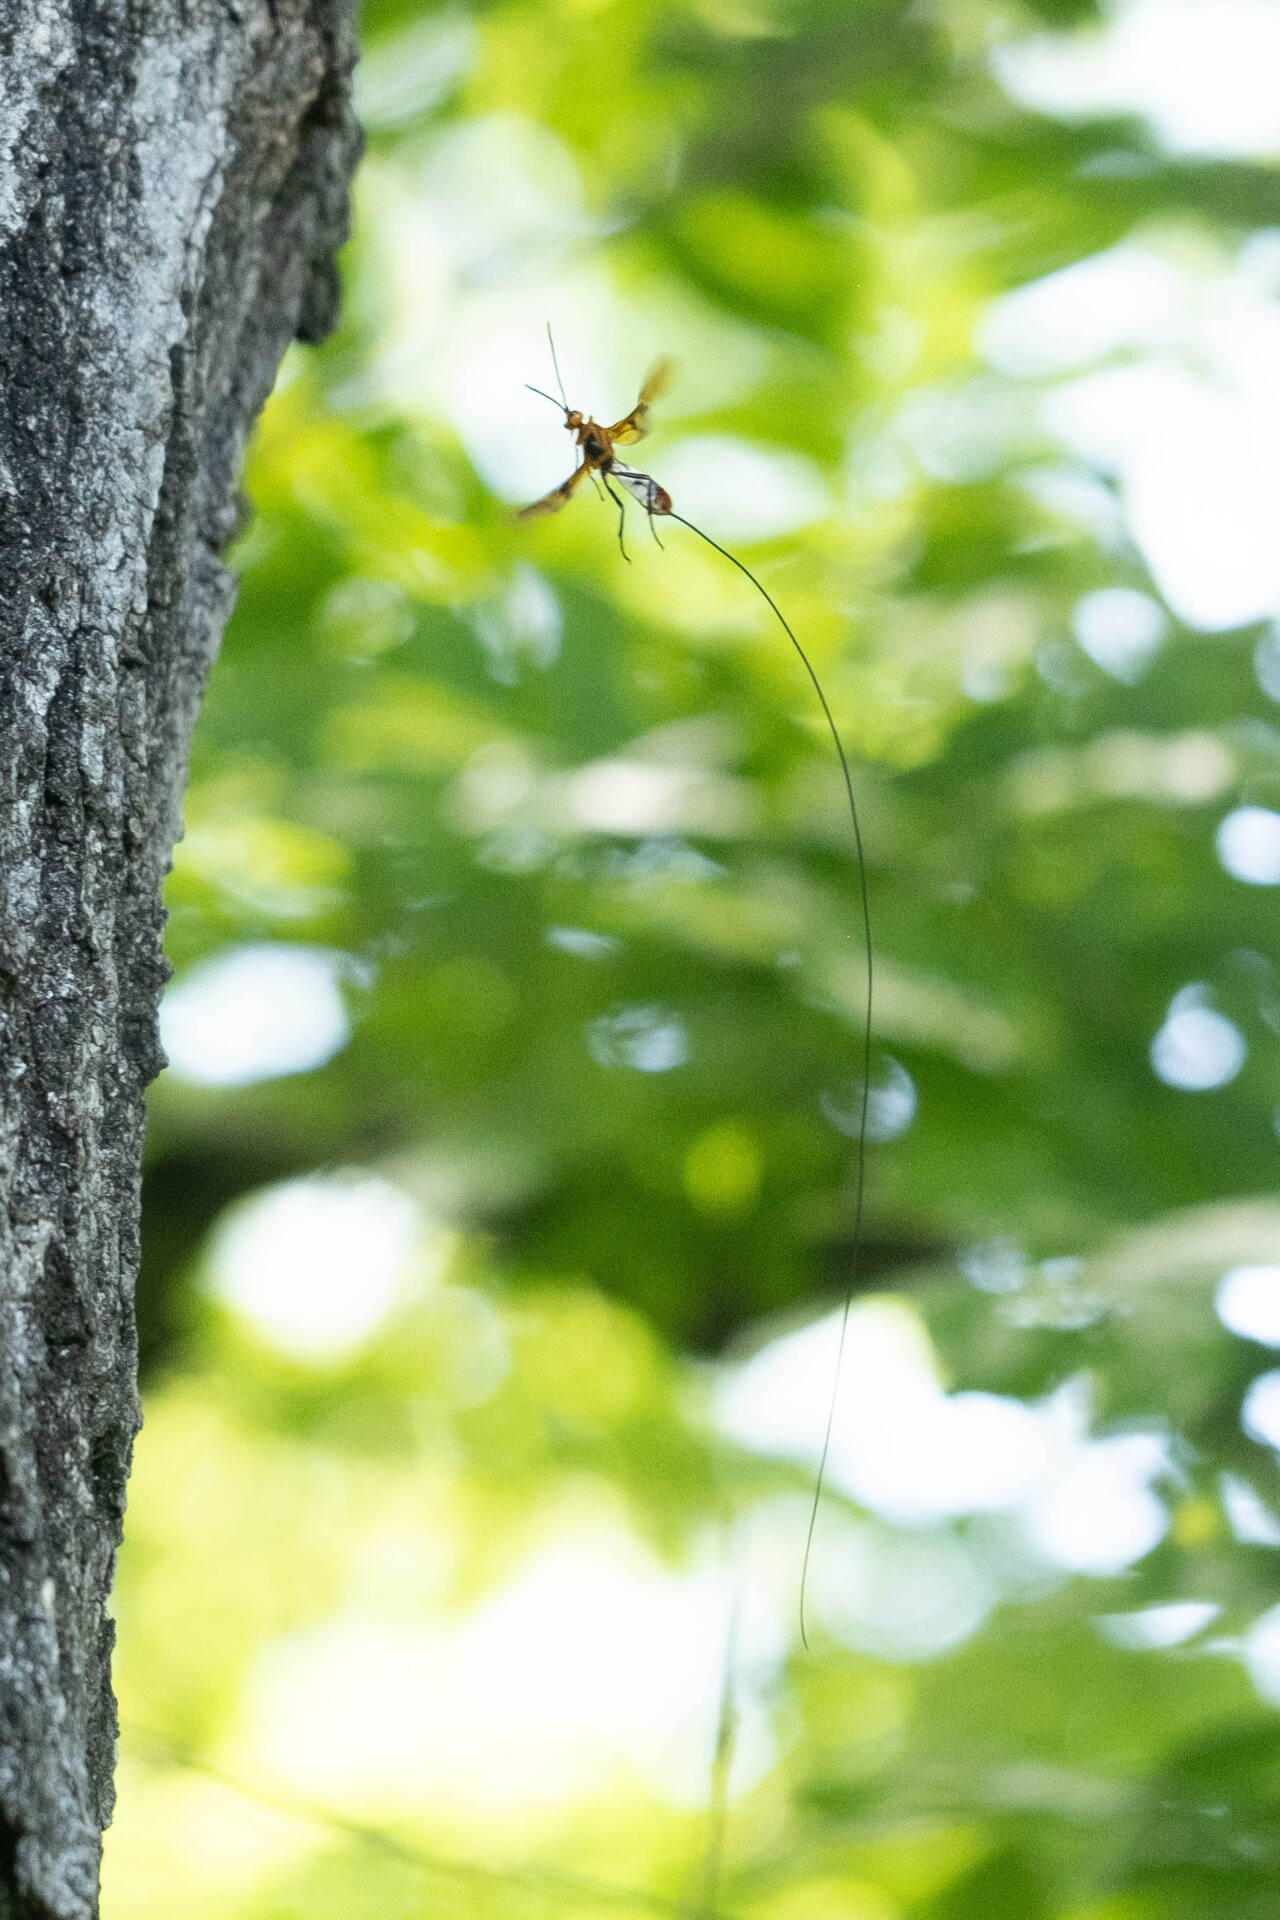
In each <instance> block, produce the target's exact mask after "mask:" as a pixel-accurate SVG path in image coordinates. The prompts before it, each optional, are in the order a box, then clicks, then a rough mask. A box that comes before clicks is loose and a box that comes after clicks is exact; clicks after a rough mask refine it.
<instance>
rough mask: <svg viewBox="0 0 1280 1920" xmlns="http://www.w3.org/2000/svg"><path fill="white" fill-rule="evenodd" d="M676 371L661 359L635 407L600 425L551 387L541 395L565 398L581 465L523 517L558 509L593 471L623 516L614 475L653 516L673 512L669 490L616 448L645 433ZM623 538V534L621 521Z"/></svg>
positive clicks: (569, 428)
mask: <svg viewBox="0 0 1280 1920" xmlns="http://www.w3.org/2000/svg"><path fill="white" fill-rule="evenodd" d="M672 371H673V368H672V362H671V361H670V360H666V359H663V360H659V361H658V362H657V364H656V366H654V368H653V370H652V371H651V373H650V374H649V377H648V379H647V380H646V381H645V383H644V385H643V386H642V387H641V389H640V397H639V399H638V400H637V401H636V404H635V406H634V407H633V408H632V409H631V412H630V413H628V414H626V415H624V417H623V418H622V419H621V420H618V421H616V422H615V424H614V425H613V426H611V427H605V426H602V425H601V424H600V422H599V421H598V420H593V419H591V417H590V415H586V414H582V413H580V412H579V411H578V409H577V408H576V407H570V406H568V405H567V404H564V403H562V402H561V401H559V400H555V399H554V398H553V396H552V395H551V394H549V393H548V394H544V395H543V398H544V399H545V400H551V402H552V405H553V406H560V405H562V404H564V424H565V428H566V430H567V431H568V432H569V433H571V434H572V435H573V437H574V441H575V443H576V445H577V449H578V452H579V453H580V455H581V465H579V466H577V467H575V468H574V470H573V472H572V473H571V474H570V475H569V478H568V479H567V480H564V481H562V482H561V483H560V485H559V486H558V487H552V489H551V491H550V493H544V494H543V496H542V498H541V500H535V501H534V502H533V504H532V505H531V506H528V507H522V508H521V510H520V518H521V519H522V520H531V519H533V518H535V517H536V516H537V515H538V514H542V513H557V512H558V511H559V510H560V508H561V507H562V506H564V504H565V502H566V501H568V500H571V499H572V498H573V495H574V493H575V491H576V490H577V488H578V487H579V486H580V484H581V483H582V481H583V480H584V479H585V477H586V475H587V474H589V473H590V474H598V475H599V477H600V479H601V480H602V482H603V483H604V486H605V489H606V491H607V492H608V493H609V495H610V497H611V499H612V500H613V501H614V504H615V505H616V506H617V508H618V512H619V517H620V521H621V514H622V501H621V500H620V499H619V497H618V495H617V494H616V493H615V492H614V490H613V487H612V485H611V482H612V481H614V480H616V481H617V482H618V485H619V486H621V487H625V489H626V491H627V492H628V493H629V494H630V495H631V497H632V498H633V499H634V500H638V501H639V502H640V505H641V506H642V507H643V508H644V510H645V512H646V513H647V514H649V515H650V517H652V516H653V515H654V514H655V513H670V512H671V495H670V494H669V493H668V492H667V490H666V488H665V487H662V486H659V484H658V482H657V481H656V480H655V479H653V478H652V477H651V475H649V474H647V473H641V472H640V470H639V468H638V467H629V466H627V464H626V463H625V461H622V460H619V459H618V457H617V452H616V449H617V448H618V447H625V446H628V445H630V444H631V443H632V442H633V441H636V440H640V439H643V437H644V435H645V432H646V431H647V420H648V414H649V408H650V405H651V404H652V402H653V401H654V400H656V399H657V397H658V395H659V394H660V393H662V392H663V391H664V389H665V388H666V387H667V386H668V385H669V384H670V380H671V374H672ZM540 391H541V389H540V388H538V387H534V388H533V392H534V393H538V392H540ZM619 539H621V525H620V526H619ZM623 551H624V553H625V551H626V549H625V548H624V549H623Z"/></svg>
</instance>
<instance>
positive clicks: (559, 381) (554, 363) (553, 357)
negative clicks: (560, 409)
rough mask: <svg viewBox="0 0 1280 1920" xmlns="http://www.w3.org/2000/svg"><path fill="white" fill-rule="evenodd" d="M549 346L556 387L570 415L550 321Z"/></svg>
mask: <svg viewBox="0 0 1280 1920" xmlns="http://www.w3.org/2000/svg"><path fill="white" fill-rule="evenodd" d="M547 345H548V346H549V347H550V349H551V364H552V366H553V367H554V368H555V370H556V385H557V386H558V387H559V389H560V398H561V399H562V400H563V401H564V410H565V412H566V413H568V411H569V399H568V395H567V394H566V393H565V390H564V381H563V380H562V379H561V378H560V362H559V361H558V360H557V358H556V343H555V338H554V336H553V334H552V332H551V322H550V321H549V320H548V322H547Z"/></svg>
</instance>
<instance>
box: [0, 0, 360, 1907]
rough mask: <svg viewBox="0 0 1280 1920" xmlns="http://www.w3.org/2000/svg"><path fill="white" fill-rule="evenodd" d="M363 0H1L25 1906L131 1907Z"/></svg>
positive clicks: (4, 618) (7, 886)
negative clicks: (168, 1046)
mask: <svg viewBox="0 0 1280 1920" xmlns="http://www.w3.org/2000/svg"><path fill="white" fill-rule="evenodd" d="M347 9H348V0H0V1920H19V1916H20V1917H21V1920H51V1917H52V1916H57V1920H84V1917H85V1916H90V1915H92V1914H94V1913H95V1912H96V1911H97V1905H98V1891H97V1889H98V1866H99V1856H100V1849H101V1831H102V1828H103V1827H104V1826H105V1825H106V1823H107V1821H108V1820H109V1818H110V1815H111V1810H112V1770H113V1760H114V1746H115V1706H114V1701H113V1699H112V1694H111V1685H110V1671H109V1668H110V1653H111V1642H112V1627H111V1623H110V1620H109V1617H108V1614H107V1611H106V1607H107V1597H108V1593H109V1589H110V1585H111V1575H112V1567H113V1561H114V1556H115V1551H116V1547H117V1545H118V1542H119V1538H120V1532H121V1522H122V1516H123V1512H124V1501H125V1483H126V1479H127V1475H128V1469H129V1456H130V1451H131V1447H132V1443H133V1437H134V1434H135V1432H136V1429H137V1425H138V1408H137V1393H136V1386H135V1362H134V1347H135V1338H134V1322H133V1303H132V1295H133V1283H134V1277H135V1270H136V1265H137V1257H138V1186H139V1169H140V1157H141V1144H142V1105H143V1092H144V1089H145V1087H146V1085H147V1082H148V1081H149V1080H150V1079H151V1078H152V1076H153V1075H154V1074H155V1072H156V1071H157V1068H158V1067H159V1066H160V1065H161V1064H162V1062H161V1055H160V1052H159V1045H158V1041H157V1037H156V1006H157V999H158V995H159V991H160V987H161V983H162V980H163V978H164V972H165V968H164V962H163V960H162V958H161V951H160V934H161V924H162V914H161V908H160V888H161V882H162V879H163V876H164V874H165V871H166V869H167V866H168V862H169V857H170V852H171V848H172V844H173V841H174V839H175V837H176V835H177V831H178V824H179V809H180V804H181V795H182V787H183V780H184V775H185V769H186V758H187V747H188V741H189V737H190V733H191V728H192V725H193V722H194V720H195V715H196V709H197V706H198V704H199V700H200V696H201V692H202V689H203V686H204V682H205V677H206V674H207V671H208V668H209V664H210V661H211V658H212V656H213V653H214V651H215V649H216V646H217V643H218V639H219V636H220V633H221V630H222V626H223V623H224V621H225V619H226V616H227V613H228V611H229V609H230V605H231V600H232V592H233V583H232V580H231V577H230V575H229V574H228V572H227V570H226V568H225V567H224V565H223V563H222V561H221V559H220V558H219V555H220V552H221V551H222V549H223V548H224V547H225V545H226V542H227V540H228V538H229V536H230V535H231V533H232V531H233V530H234V527H235V524H236V519H237V493H236V485H237V477H238V472H239V467H240V461H241V454H242V451H243V446H244V440H245V435H246V432H247V430H248V427H249V424H250V422H251V421H252V419H253V416H254V414H255V413H256V411H257V409H258V407H259V406H260V404H261V402H262V400H263V399H264V398H265V395H266V393H267V391H268V389H269V387H270V384H271V381H272V379H273V377H274V374H275V371H276V367H277V364H278V361H279V358H280V355H281V353H282V352H283V350H284V347H285V345H286V343H287V342H288V341H289V339H290V338H292V337H293V336H294V335H295V334H301V336H302V337H303V338H305V339H315V338H318V337H319V336H320V335H322V334H323V332H324V331H325V330H326V328H327V327H328V325H329V322H330V319H331V316H332V312H333V307H334V298H335V294H334V288H335V281H334V272H333V253H334V249H335V247H336V246H337V244H338V243H339V242H340V240H341V239H342V237H343V234H344V232H345V222H346V190H347V181H348V177H349V174H350V170H351V167H352V165H353V163H354V159H355V154H356V149H357V136H356V133H355V129H354V124H353V121H352V117H351V112H350V106H349V80H350V69H351V64H352V59H353V42H352V28H351V23H350V19H349V17H348V10H347Z"/></svg>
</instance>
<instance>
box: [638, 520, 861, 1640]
mask: <svg viewBox="0 0 1280 1920" xmlns="http://www.w3.org/2000/svg"><path fill="white" fill-rule="evenodd" d="M665 517H666V518H668V519H671V520H678V521H679V522H680V525H681V526H682V527H687V528H688V529H689V531H690V533H696V534H697V536H698V538H699V540H704V541H705V542H706V544H707V545H708V546H709V547H712V548H714V550H715V552H716V553H718V554H720V555H721V556H722V557H723V558H724V559H725V560H727V561H728V562H729V564H730V566H734V567H736V568H737V569H738V572H739V573H742V574H745V575H746V577H747V579H748V580H749V581H750V582H751V584H752V586H753V587H754V588H755V590H756V592H757V593H758V594H759V595H760V597H761V599H762V600H765V601H767V602H768V604H769V606H770V607H771V608H772V609H773V612H774V615H775V616H776V618H777V621H778V624H779V626H780V627H781V628H782V631H783V632H784V633H785V634H786V636H787V638H788V640H789V641H790V642H791V644H792V646H793V647H794V648H795V650H796V652H797V653H798V654H799V656H800V660H801V664H802V665H803V667H804V670H805V672H806V673H807V674H808V676H809V679H810V680H811V681H812V683H813V690H814V692H815V693H816V694H817V696H818V703H819V705H820V706H821V708H822V712H823V716H824V718H825V720H826V723H827V726H828V728H829V730H830V733H831V738H832V740H833V742H834V743H835V749H836V753H837V755H838V756H839V760H840V771H841V773H842V774H843V775H844V790H845V794H846V796H847V797H848V801H849V818H850V820H851V821H852V823H853V842H854V847H855V849H856V851H857V856H858V885H859V890H860V893H861V902H862V928H863V935H864V946H865V953H866V974H867V996H866V1002H865V1007H864V1013H863V1022H862V1100H861V1104H860V1109H859V1114H858V1161H857V1171H856V1173H855V1175H854V1207H853V1252H852V1255H851V1257H850V1262H849V1284H848V1287H847V1288H846V1290H845V1296H844V1307H843V1310H842V1312H841V1315H840V1339H839V1343H838V1345H837V1347H836V1365H835V1376H834V1378H833V1380H832V1382H831V1400H830V1404H829V1405H828V1407H827V1424H826V1429H825V1431H824V1433H823V1436H822V1454H821V1457H820V1459H819V1461H818V1477H817V1479H816V1481H815V1482H814V1488H813V1505H812V1507H811V1508H810V1510H809V1527H808V1531H807V1533H806V1534H805V1542H804V1560H803V1562H802V1564H801V1568H800V1643H801V1645H802V1646H803V1647H804V1650H805V1652H806V1653H807V1652H808V1651H809V1631H808V1621H807V1618H806V1608H805V1601H806V1598H807V1595H808V1590H809V1563H810V1561H811V1559H812V1557H813V1537H814V1533H815V1531H816V1529H817V1525H818V1511H819V1508H820V1507H821V1504H822V1489H823V1487H824V1485H825V1484H826V1475H827V1458H828V1455H829V1454H830V1452H831V1434H832V1430H833V1428H834V1426H835V1418H836V1406H837V1403H838V1401H839V1396H840V1373H841V1368H842V1366H843V1363H844V1350H845V1342H846V1339H847V1336H848V1332H849V1315H850V1314H851V1313H852V1311H853V1299H854V1295H855V1293H856V1292H857V1289H858V1269H859V1266H860V1264H861V1256H862V1218H863V1211H864V1205H865V1201H866V1189H867V1123H868V1119H869V1115H870V1102H871V1010H872V998H873V984H874V980H873V976H874V961H873V956H872V951H871V901H870V895H869V891H868V887H867V860H866V854H865V852H864V850H863V844H862V826H861V823H860V821H859V819H858V803H857V800H856V799H855V798H854V792H853V776H852V774H851V773H850V772H849V761H848V757H847V756H846V754H845V750H844V742H843V741H842V740H841V738H840V732H839V729H838V728H837V726H836V723H835V719H834V717H833V715H832V712H831V708H830V707H829V706H828V705H827V696H826V694H825V693H824V692H823V691H822V683H821V681H820V680H819V679H818V676H817V674H816V673H815V672H814V670H813V663H812V662H811V660H810V659H809V656H808V654H807V653H806V652H805V650H804V648H803V647H802V646H801V645H800V642H799V641H798V640H797V639H796V636H795V634H794V633H793V632H792V630H791V627H790V626H789V624H788V623H787V620H786V618H785V616H784V615H783V612H782V609H781V607H780V606H779V605H778V603H777V601H776V600H775V599H774V597H773V595H772V594H771V593H770V592H769V591H768V589H767V588H766V587H763V586H762V585H761V584H760V582H759V581H758V580H757V579H756V576H755V575H754V573H752V571H751V569H750V567H747V566H744V565H743V563H742V561H741V560H739V559H738V558H737V557H736V556H735V555H734V554H732V553H730V552H729V549H728V548H727V547H722V546H721V545H720V543H719V541H718V540H713V539H712V538H711V535H710V534H709V533H704V532H703V531H702V528H701V527H695V526H694V524H693V522H692V520H686V519H685V518H684V516H683V514H679V513H671V514H668V515H666V516H665Z"/></svg>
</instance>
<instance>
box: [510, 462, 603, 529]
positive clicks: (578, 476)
mask: <svg viewBox="0 0 1280 1920" xmlns="http://www.w3.org/2000/svg"><path fill="white" fill-rule="evenodd" d="M589 472H590V468H589V467H575V468H574V470H573V472H572V473H571V474H570V475H569V478H568V479H567V480H562V481H561V482H560V485H559V486H558V487H552V489H551V491H550V493H544V494H543V496H542V498H541V500H535V501H533V502H532V504H531V505H530V506H527V507H521V509H520V511H519V513H518V514H517V515H516V518H517V520H536V519H537V517H538V515H539V514H540V513H559V511H560V509H561V507H562V506H564V505H565V503H566V501H569V500H572V498H573V495H574V489H575V488H576V487H577V486H578V485H579V484H580V482H581V481H582V479H583V478H584V476H585V475H586V474H587V473H589Z"/></svg>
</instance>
